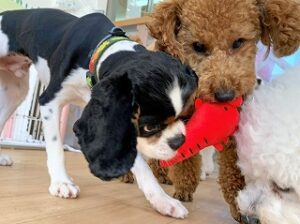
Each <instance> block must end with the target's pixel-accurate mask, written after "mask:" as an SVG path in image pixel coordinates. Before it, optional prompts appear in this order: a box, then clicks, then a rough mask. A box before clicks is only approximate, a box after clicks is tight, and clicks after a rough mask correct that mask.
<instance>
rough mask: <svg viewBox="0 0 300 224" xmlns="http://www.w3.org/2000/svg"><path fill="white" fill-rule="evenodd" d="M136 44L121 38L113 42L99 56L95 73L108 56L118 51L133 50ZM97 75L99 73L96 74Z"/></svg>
mask: <svg viewBox="0 0 300 224" xmlns="http://www.w3.org/2000/svg"><path fill="white" fill-rule="evenodd" d="M136 45H138V43H136V42H134V41H129V40H122V41H118V42H116V43H114V44H113V45H112V46H110V47H109V48H107V49H106V50H105V51H104V53H103V55H102V56H101V58H100V60H99V62H98V64H97V70H96V71H97V73H98V71H99V70H100V67H101V64H102V62H103V61H105V59H107V58H108V56H110V55H112V54H115V53H117V52H120V51H135V49H134V46H136ZM97 75H98V76H99V74H97Z"/></svg>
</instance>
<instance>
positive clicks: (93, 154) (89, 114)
mask: <svg viewBox="0 0 300 224" xmlns="http://www.w3.org/2000/svg"><path fill="white" fill-rule="evenodd" d="M134 108H135V105H134V94H133V89H132V84H131V81H130V80H129V78H128V76H127V75H126V74H125V75H118V76H113V77H111V78H110V77H109V78H106V79H104V80H102V81H100V82H99V83H98V84H96V85H95V86H94V87H93V89H92V96H91V100H90V101H89V103H88V104H87V106H86V107H85V108H84V111H83V113H82V115H81V118H80V119H79V120H78V121H76V123H75V124H74V127H73V130H74V132H75V134H76V136H77V138H78V143H79V144H80V146H81V150H82V152H83V154H84V156H85V158H86V159H87V161H88V162H89V167H90V170H91V172H92V173H93V174H94V175H95V176H97V177H99V178H100V179H102V180H110V179H112V178H116V177H119V176H121V175H124V174H126V173H127V172H128V171H129V170H130V169H131V167H132V166H133V164H134V160H135V157H136V155H137V150H136V144H137V132H136V128H135V126H134V124H133V123H132V122H131V119H132V116H133V112H134Z"/></svg>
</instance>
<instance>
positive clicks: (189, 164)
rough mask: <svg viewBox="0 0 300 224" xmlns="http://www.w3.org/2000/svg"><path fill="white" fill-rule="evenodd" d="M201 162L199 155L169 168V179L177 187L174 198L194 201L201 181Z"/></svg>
mask: <svg viewBox="0 0 300 224" xmlns="http://www.w3.org/2000/svg"><path fill="white" fill-rule="evenodd" d="M200 161H201V160H200V155H199V154H197V155H195V156H193V157H191V158H189V159H187V160H184V161H182V162H181V163H177V164H175V165H173V166H171V167H170V168H169V177H170V179H171V181H172V182H173V184H174V187H175V192H174V195H173V197H174V198H177V199H178V200H180V201H192V200H193V194H194V192H195V191H196V189H197V187H198V184H199V181H200Z"/></svg>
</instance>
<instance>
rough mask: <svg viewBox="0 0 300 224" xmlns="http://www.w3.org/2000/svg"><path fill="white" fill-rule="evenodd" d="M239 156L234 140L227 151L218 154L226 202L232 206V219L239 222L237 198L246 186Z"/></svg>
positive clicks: (221, 184)
mask: <svg viewBox="0 0 300 224" xmlns="http://www.w3.org/2000/svg"><path fill="white" fill-rule="evenodd" d="M237 160H238V156H237V153H236V142H235V140H234V138H232V139H231V141H230V142H229V143H228V144H227V145H226V147H225V149H224V150H223V151H222V152H220V153H219V154H218V163H219V167H220V169H219V184H220V186H221V189H222V191H223V194H224V198H225V200H226V202H227V203H228V204H229V206H230V212H231V215H232V217H233V218H234V219H235V220H237V221H238V222H240V221H241V217H240V213H239V208H238V206H237V204H236V201H235V198H236V197H237V194H238V191H240V190H242V189H243V188H244V186H245V180H244V177H243V176H242V174H241V171H240V169H239V168H238V166H237Z"/></svg>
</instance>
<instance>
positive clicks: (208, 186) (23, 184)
mask: <svg viewBox="0 0 300 224" xmlns="http://www.w3.org/2000/svg"><path fill="white" fill-rule="evenodd" d="M3 151H4V152H5V153H7V154H9V155H11V156H12V157H13V159H14V162H15V164H14V166H12V167H0V180H1V182H0V223H1V224H2V223H3V224H4V223H5V224H7V223H9V224H19V223H22V224H23V223H26V224H102V223H103V224H110V223H122V224H127V223H128V224H136V223H142V224H187V223H189V224H193V223H195V224H196V223H197V224H200V223H203V224H234V223H235V222H234V221H233V220H232V219H231V217H230V215H229V212H228V208H227V206H226V204H225V202H224V201H223V199H222V196H221V193H220V192H219V186H218V185H217V184H216V181H215V179H210V180H208V181H205V182H201V183H200V185H199V187H198V190H197V193H196V195H195V198H194V202H192V203H185V206H186V207H187V208H188V210H189V212H190V213H189V216H188V218H186V219H184V220H177V219H173V218H170V217H164V216H162V215H160V214H158V213H157V212H155V211H154V210H153V209H152V208H151V207H150V205H149V203H148V202H147V201H146V199H145V198H144V196H143V194H142V192H141V191H139V190H138V188H137V186H136V184H133V185H130V184H123V183H120V182H119V181H113V182H101V181H100V180H98V179H97V178H95V177H93V176H92V175H91V174H90V173H89V171H88V169H87V164H86V162H85V160H84V159H83V156H82V155H81V154H79V153H72V152H66V159H67V167H68V171H69V174H70V175H71V176H72V177H73V179H74V181H75V182H76V183H77V184H78V185H79V186H80V189H81V194H80V197H79V198H78V199H59V198H55V197H53V196H50V195H49V194H48V190H47V189H48V183H49V177H48V173H47V170H46V155H45V152H43V151H28V150H26V151H25V150H3ZM163 187H164V189H165V190H166V191H167V192H168V193H172V190H173V188H172V187H171V186H163Z"/></svg>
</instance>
